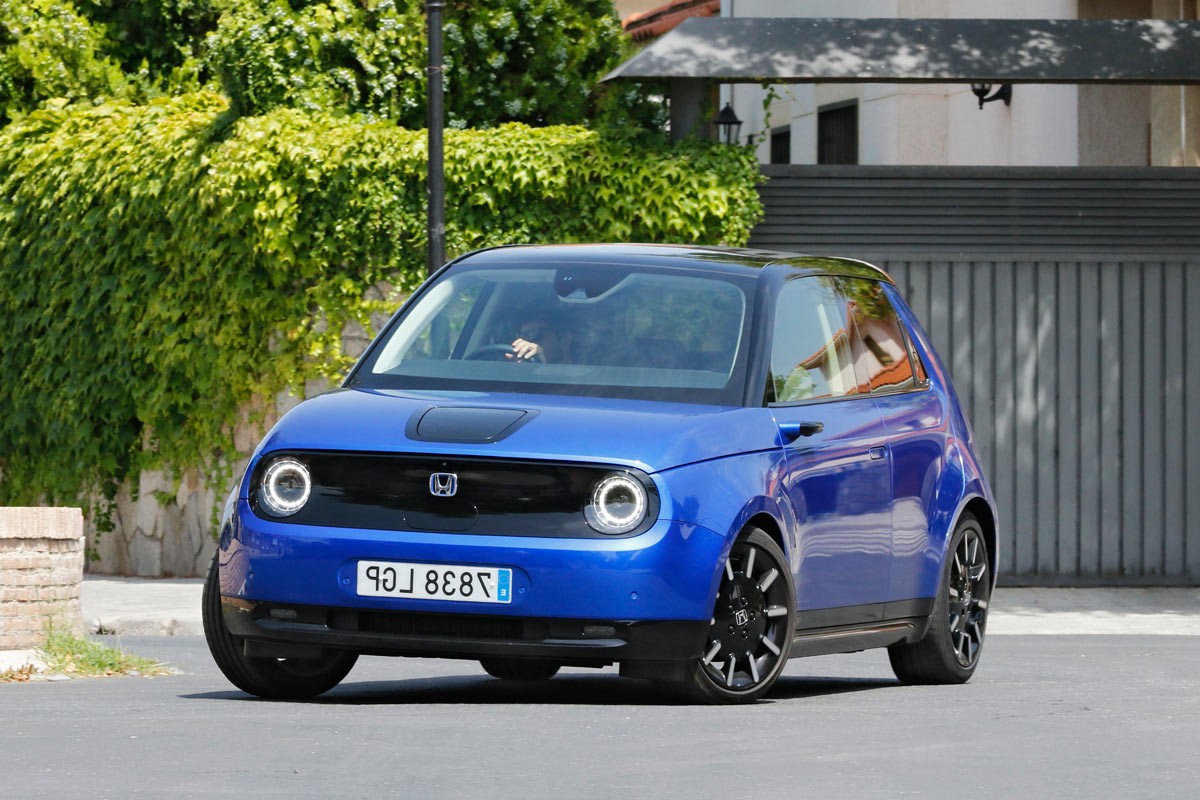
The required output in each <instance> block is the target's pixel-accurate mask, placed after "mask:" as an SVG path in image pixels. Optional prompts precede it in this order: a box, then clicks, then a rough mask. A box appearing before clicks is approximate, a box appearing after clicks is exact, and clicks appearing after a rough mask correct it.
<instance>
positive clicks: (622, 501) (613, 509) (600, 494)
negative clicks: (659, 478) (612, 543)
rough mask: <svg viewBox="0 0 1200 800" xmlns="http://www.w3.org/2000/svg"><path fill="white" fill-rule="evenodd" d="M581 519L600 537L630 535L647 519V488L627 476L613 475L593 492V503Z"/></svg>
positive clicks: (588, 506)
mask: <svg viewBox="0 0 1200 800" xmlns="http://www.w3.org/2000/svg"><path fill="white" fill-rule="evenodd" d="M583 515H584V517H585V518H586V519H587V522H588V525H591V526H592V528H593V529H594V530H596V531H599V532H600V533H608V534H613V535H616V534H619V533H629V532H630V531H631V530H633V529H634V528H636V527H637V526H639V525H641V524H642V520H643V519H645V518H646V487H645V486H642V484H641V482H640V481H638V480H637V479H636V478H633V477H632V476H630V475H626V474H624V473H619V472H614V473H612V474H610V475H608V476H606V477H605V478H603V479H602V480H601V481H600V482H599V483H597V484H596V486H595V488H593V489H592V502H590V503H588V505H587V506H586V507H585V508H584V510H583Z"/></svg>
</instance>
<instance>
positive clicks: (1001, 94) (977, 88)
mask: <svg viewBox="0 0 1200 800" xmlns="http://www.w3.org/2000/svg"><path fill="white" fill-rule="evenodd" d="M971 91H972V92H973V93H974V95H975V96H976V97H978V98H979V107H980V108H981V109H982V108H983V104H984V103H990V102H992V101H993V100H1003V101H1004V105H1006V106H1010V105H1012V84H1011V83H1002V84H1000V88H999V89H997V90H996V91H995V92H992V93H991V94H990V95H989V94H988V92H991V91H992V85H991V84H990V83H972V84H971Z"/></svg>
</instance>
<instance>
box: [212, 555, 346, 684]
mask: <svg viewBox="0 0 1200 800" xmlns="http://www.w3.org/2000/svg"><path fill="white" fill-rule="evenodd" d="M218 555H219V554H218ZM220 585H221V581H220V575H219V570H218V567H217V557H216V556H214V557H213V562H212V566H211V567H209V570H208V578H207V579H206V580H205V581H204V599H203V607H202V608H203V618H204V638H205V639H206V640H207V641H208V650H209V652H211V653H212V656H213V660H215V661H216V662H217V666H218V667H220V669H221V672H223V673H224V674H225V677H226V678H228V679H229V682H230V683H232V684H233V685H234V686H236V687H238V688H239V689H241V690H242V691H243V692H246V693H248V694H252V695H256V696H258V697H264V698H267V699H271V700H302V699H306V698H309V697H316V696H317V695H319V694H321V693H323V692H327V691H329V690H330V689H332V688H333V687H334V686H337V685H338V684H339V683H340V682H341V680H342V678H344V677H346V674H347V673H348V672H350V669H351V668H352V667H353V666H354V662H356V661H357V660H358V654H357V653H347V652H342V651H339V650H326V651H325V652H324V653H323V654H322V655H321V657H320V658H250V657H248V656H245V655H243V653H242V639H240V638H239V637H236V636H233V635H232V634H230V633H229V629H228V628H226V627H225V620H224V618H223V616H222V614H221V588H220Z"/></svg>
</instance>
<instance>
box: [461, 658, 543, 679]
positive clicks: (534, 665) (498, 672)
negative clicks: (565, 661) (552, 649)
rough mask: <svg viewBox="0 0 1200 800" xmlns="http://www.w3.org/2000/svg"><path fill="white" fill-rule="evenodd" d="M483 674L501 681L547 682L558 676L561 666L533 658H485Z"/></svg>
mask: <svg viewBox="0 0 1200 800" xmlns="http://www.w3.org/2000/svg"><path fill="white" fill-rule="evenodd" d="M479 664H480V666H482V667H483V670H484V672H486V673H487V674H488V675H491V676H492V677H493V678H499V679H500V680H502V681H547V680H550V679H551V678H553V677H554V676H555V675H557V674H558V671H559V669H561V668H562V665H561V664H556V663H555V662H553V661H544V660H542V659H534V658H485V659H482V660H481V661H480V662H479Z"/></svg>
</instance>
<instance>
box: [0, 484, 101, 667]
mask: <svg viewBox="0 0 1200 800" xmlns="http://www.w3.org/2000/svg"><path fill="white" fill-rule="evenodd" d="M83 545H84V539H83V513H82V512H81V511H80V510H79V509H78V508H0V650H20V649H30V648H35V647H40V646H42V645H44V644H45V643H46V629H47V626H49V625H51V624H53V625H55V626H56V627H59V628H61V629H65V630H69V631H70V632H72V633H75V634H79V633H80V632H81V631H82V630H83V611H82V609H81V607H80V604H79V592H80V587H81V585H82V583H83Z"/></svg>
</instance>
